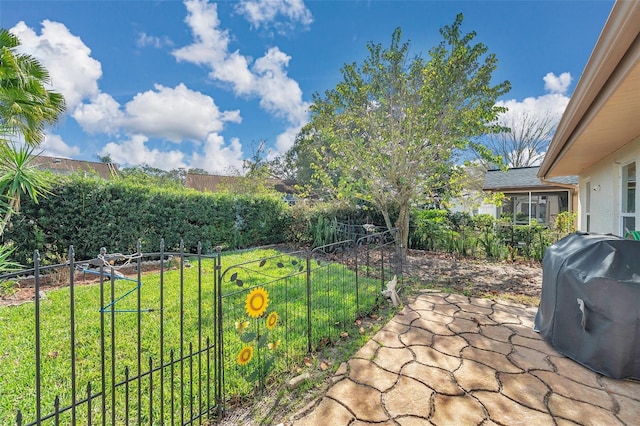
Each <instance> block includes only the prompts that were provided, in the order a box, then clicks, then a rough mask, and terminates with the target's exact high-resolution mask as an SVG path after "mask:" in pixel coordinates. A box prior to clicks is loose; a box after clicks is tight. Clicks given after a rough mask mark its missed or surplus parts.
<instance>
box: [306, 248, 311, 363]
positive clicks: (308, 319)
mask: <svg viewBox="0 0 640 426" xmlns="http://www.w3.org/2000/svg"><path fill="white" fill-rule="evenodd" d="M307 351H308V352H311V252H308V253H307Z"/></svg>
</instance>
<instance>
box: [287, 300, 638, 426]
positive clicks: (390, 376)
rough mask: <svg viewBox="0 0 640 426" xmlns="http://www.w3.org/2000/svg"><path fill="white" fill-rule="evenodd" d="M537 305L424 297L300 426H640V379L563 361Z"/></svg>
mask: <svg viewBox="0 0 640 426" xmlns="http://www.w3.org/2000/svg"><path fill="white" fill-rule="evenodd" d="M535 313H536V308H531V307H525V306H522V305H518V304H514V303H509V302H504V301H492V300H488V299H473V298H472V299H469V298H467V297H464V296H461V295H455V294H444V293H423V294H421V295H420V296H419V297H417V298H416V299H415V300H412V301H410V302H409V303H408V304H407V305H406V306H405V308H404V309H403V310H402V311H401V312H400V313H399V314H397V315H396V316H395V317H394V318H393V319H392V320H391V321H390V322H389V323H388V324H387V325H386V326H385V327H384V328H383V329H381V330H380V331H379V332H378V333H377V334H376V335H375V336H374V337H373V339H371V340H370V341H369V342H368V343H367V344H366V345H365V346H364V347H362V349H360V351H358V352H357V353H356V354H355V355H354V356H353V357H352V358H351V359H350V360H349V362H348V363H344V364H343V365H341V366H340V368H339V369H338V371H337V372H336V374H335V375H334V377H333V379H332V380H333V385H332V386H331V387H330V388H329V390H328V392H327V393H326V394H325V396H324V397H323V398H321V399H320V400H318V401H316V402H315V403H313V404H310V405H309V406H307V407H306V408H304V409H303V410H302V411H301V412H299V413H298V414H296V415H295V416H294V420H293V422H292V423H293V424H294V425H296V426H303V425H332V426H339V425H354V426H355V425H368V424H376V425H427V424H435V425H496V424H499V425H574V424H583V425H589V424H591V425H607V426H609V425H621V424H627V425H634V424H635V425H638V424H640V382H637V381H628V380H612V379H609V378H607V377H604V376H602V375H600V374H597V373H594V372H593V371H591V370H589V369H587V368H585V367H583V366H581V365H580V364H578V363H576V362H574V361H572V360H570V359H568V358H566V357H564V356H562V355H561V354H559V353H558V352H556V351H555V350H554V349H553V348H552V347H551V346H550V345H548V344H547V343H546V342H544V341H543V340H541V339H540V337H539V336H538V334H536V333H535V332H534V331H533V330H532V327H533V318H534V316H535Z"/></svg>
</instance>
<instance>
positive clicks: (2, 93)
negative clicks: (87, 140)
mask: <svg viewBox="0 0 640 426" xmlns="http://www.w3.org/2000/svg"><path fill="white" fill-rule="evenodd" d="M19 46H20V40H19V39H18V37H16V36H15V35H13V34H11V33H10V32H9V31H8V30H6V29H0V131H1V133H2V135H3V136H5V137H6V136H20V137H22V138H23V139H24V142H25V143H27V144H28V145H31V146H37V145H39V144H40V143H41V142H43V141H44V136H45V133H44V130H45V127H46V126H47V125H51V124H53V123H55V122H56V121H57V119H58V117H59V116H60V114H62V113H63V112H64V110H65V101H64V97H63V96H62V95H61V94H60V93H57V92H55V91H52V90H49V89H48V88H47V86H48V85H49V84H50V83H51V80H50V76H49V72H48V71H47V69H46V68H45V67H44V66H43V65H42V64H40V62H38V60H36V59H35V58H34V57H33V56H31V55H28V54H24V53H19V52H18V51H17V48H18V47H19Z"/></svg>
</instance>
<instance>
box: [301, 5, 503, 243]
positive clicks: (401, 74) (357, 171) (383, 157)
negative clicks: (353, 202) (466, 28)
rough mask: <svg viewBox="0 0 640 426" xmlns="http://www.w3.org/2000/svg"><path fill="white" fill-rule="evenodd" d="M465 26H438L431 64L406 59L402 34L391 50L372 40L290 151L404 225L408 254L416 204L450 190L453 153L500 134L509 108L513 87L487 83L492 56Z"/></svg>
mask: <svg viewBox="0 0 640 426" xmlns="http://www.w3.org/2000/svg"><path fill="white" fill-rule="evenodd" d="M462 21H463V17H462V15H461V14H460V15H458V16H457V17H456V19H455V21H454V22H453V23H452V24H451V25H449V26H445V27H443V28H442V29H441V30H440V33H441V35H442V38H443V40H442V42H441V43H439V44H438V45H437V46H435V47H434V48H432V49H431V50H430V51H429V59H428V60H424V59H422V58H421V57H419V56H416V57H409V47H410V46H409V43H408V42H402V40H401V38H402V37H401V30H400V29H396V30H395V31H394V32H393V35H392V38H391V45H390V46H389V47H388V48H384V47H383V46H382V45H380V44H374V43H373V42H370V43H368V45H367V49H368V51H369V55H368V57H367V58H366V59H365V60H364V62H363V63H362V64H360V65H358V64H356V63H352V64H348V65H345V66H344V67H343V68H342V70H341V72H342V76H343V81H341V82H340V83H339V84H338V85H337V86H336V88H335V89H332V90H329V91H327V92H325V94H324V95H323V96H321V95H319V94H316V95H314V102H313V105H312V106H311V121H310V123H309V124H308V125H307V127H306V128H305V129H304V131H303V132H302V133H301V134H302V135H303V136H302V137H299V138H298V140H297V142H296V143H297V145H298V147H294V149H297V150H298V152H299V153H300V152H301V151H304V153H305V154H304V157H305V159H306V160H307V161H309V158H310V157H311V160H310V161H309V165H310V167H311V168H312V169H313V172H314V174H313V176H314V179H315V181H316V183H320V184H321V185H322V186H323V187H324V188H332V189H333V194H334V195H336V196H337V197H342V198H348V199H353V198H359V199H362V200H366V201H368V202H370V203H372V204H373V205H374V206H376V207H377V208H378V209H380V211H381V213H382V215H383V216H384V218H385V222H386V225H387V226H388V227H390V228H391V227H394V226H395V227H397V228H398V229H399V231H400V239H399V241H400V242H401V243H402V245H401V246H400V248H401V249H402V252H403V253H404V252H405V250H406V247H407V241H408V236H409V214H410V210H411V207H412V206H413V205H415V204H416V203H420V202H421V200H424V199H426V198H429V197H431V196H433V195H434V194H438V193H440V192H441V191H442V188H444V187H447V186H448V183H449V180H450V177H451V175H452V173H454V172H455V168H454V167H453V166H454V165H455V161H456V159H455V153H456V152H458V151H462V150H465V149H468V148H469V147H470V146H471V147H477V145H476V144H475V143H474V142H473V140H474V138H475V137H477V136H479V135H482V134H486V133H487V132H492V131H498V130H499V129H498V128H497V127H494V125H492V123H495V122H496V118H497V116H498V114H499V113H500V112H503V111H504V108H499V107H497V106H496V101H497V99H498V98H499V97H500V96H501V95H503V94H505V93H507V92H508V91H509V89H510V83H509V82H508V81H504V82H501V83H499V84H496V85H492V84H491V83H492V82H491V77H492V73H493V71H494V70H495V69H496V66H497V59H496V56H495V55H494V54H488V53H487V51H488V49H487V47H486V46H485V45H483V44H481V43H477V44H472V41H473V39H474V38H475V36H476V33H475V32H470V33H467V34H463V33H462V32H461V26H462ZM393 211H397V212H398V213H397V217H391V214H392V212H393ZM394 216H395V215H394Z"/></svg>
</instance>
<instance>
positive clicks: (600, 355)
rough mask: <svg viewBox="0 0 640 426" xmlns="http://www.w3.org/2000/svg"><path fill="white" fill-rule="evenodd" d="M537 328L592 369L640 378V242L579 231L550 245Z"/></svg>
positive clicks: (547, 253)
mask: <svg viewBox="0 0 640 426" xmlns="http://www.w3.org/2000/svg"><path fill="white" fill-rule="evenodd" d="M534 328H535V330H536V331H538V332H539V333H540V334H541V336H542V337H543V338H544V339H545V340H546V341H548V342H549V343H550V344H551V345H552V346H553V347H554V348H555V349H556V350H558V351H559V352H561V353H562V354H564V355H566V356H568V357H569V358H572V359H573V360H575V361H577V362H579V363H581V364H583V365H585V366H586V367H589V368H591V369H592V370H595V371H597V372H599V373H601V374H604V375H606V376H609V377H613V378H624V377H635V378H640V241H634V240H629V239H624V238H621V237H617V236H614V235H602V234H585V233H579V232H578V233H575V234H572V235H569V236H567V237H565V238H563V239H562V240H560V241H558V242H557V243H555V244H553V245H552V246H550V247H549V248H548V249H547V251H546V252H545V255H544V259H543V275H542V297H541V300H540V306H539V307H538V313H537V315H536V318H535V325H534Z"/></svg>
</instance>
